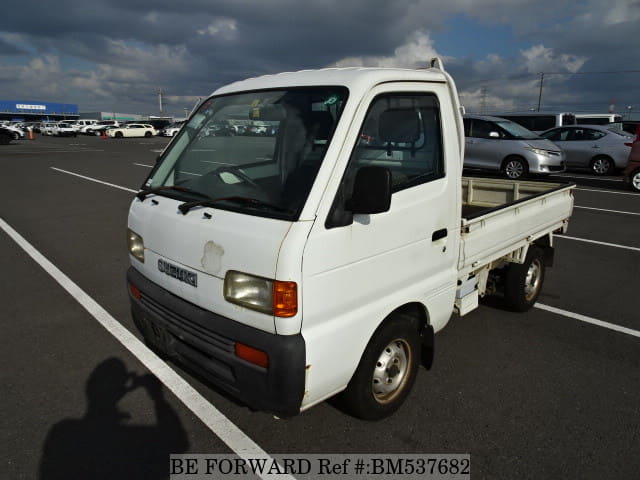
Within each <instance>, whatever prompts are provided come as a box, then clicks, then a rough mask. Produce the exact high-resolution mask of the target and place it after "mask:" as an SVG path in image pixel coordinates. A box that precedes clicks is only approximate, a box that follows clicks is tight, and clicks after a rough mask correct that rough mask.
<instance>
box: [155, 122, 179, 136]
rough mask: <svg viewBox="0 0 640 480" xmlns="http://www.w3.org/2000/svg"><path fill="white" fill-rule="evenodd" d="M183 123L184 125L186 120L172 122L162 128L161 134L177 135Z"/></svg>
mask: <svg viewBox="0 0 640 480" xmlns="http://www.w3.org/2000/svg"><path fill="white" fill-rule="evenodd" d="M182 125H184V122H175V123H172V124H171V125H168V126H166V127H165V128H163V129H162V130H160V133H159V135H162V136H163V137H175V136H176V135H177V134H178V132H179V131H180V129H181V128H182Z"/></svg>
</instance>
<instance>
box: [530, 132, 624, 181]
mask: <svg viewBox="0 0 640 480" xmlns="http://www.w3.org/2000/svg"><path fill="white" fill-rule="evenodd" d="M541 136H542V137H544V138H547V139H549V140H551V141H552V142H553V143H555V144H556V145H558V146H559V147H560V148H562V150H564V152H565V154H566V156H567V168H568V169H589V170H590V171H591V173H594V174H595V175H610V174H612V173H614V172H615V171H616V170H621V169H623V168H624V167H625V166H626V165H627V160H628V158H629V150H631V147H630V146H629V145H628V144H630V143H631V139H632V138H633V137H632V136H630V135H629V134H627V133H626V132H623V131H619V130H616V129H614V128H607V127H599V126H597V125H571V126H567V127H559V128H552V129H550V130H547V131H546V132H543V133H542V134H541Z"/></svg>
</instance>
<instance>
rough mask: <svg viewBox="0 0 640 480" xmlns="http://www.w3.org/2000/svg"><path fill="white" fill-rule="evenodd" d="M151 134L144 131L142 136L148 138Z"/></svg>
mask: <svg viewBox="0 0 640 480" xmlns="http://www.w3.org/2000/svg"><path fill="white" fill-rule="evenodd" d="M151 135H152V134H151V132H144V136H145V137H147V138H149V137H150V136H151Z"/></svg>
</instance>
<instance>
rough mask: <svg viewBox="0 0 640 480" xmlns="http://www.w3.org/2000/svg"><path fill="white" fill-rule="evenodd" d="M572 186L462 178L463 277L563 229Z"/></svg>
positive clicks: (461, 244)
mask: <svg viewBox="0 0 640 480" xmlns="http://www.w3.org/2000/svg"><path fill="white" fill-rule="evenodd" d="M573 188H575V185H574V184H570V183H550V182H531V181H517V180H508V179H491V178H477V177H463V179H462V220H461V226H460V227H461V241H460V255H459V260H458V270H459V271H460V274H461V276H465V275H466V274H468V273H470V272H472V271H473V270H475V269H477V268H480V267H482V266H484V265H486V264H488V263H490V262H493V261H495V260H497V259H499V258H501V257H503V256H505V255H509V254H511V253H513V252H514V251H517V250H518V249H522V247H526V246H527V245H528V244H530V243H532V242H533V241H535V240H536V239H538V238H541V237H544V236H547V235H550V234H552V233H553V232H556V231H562V232H564V230H566V226H567V224H568V220H569V217H570V216H571V212H572V210H573V192H572V190H573Z"/></svg>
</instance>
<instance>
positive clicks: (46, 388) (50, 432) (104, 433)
mask: <svg viewBox="0 0 640 480" xmlns="http://www.w3.org/2000/svg"><path fill="white" fill-rule="evenodd" d="M166 143H167V139H163V138H151V139H121V140H117V139H110V140H105V139H102V138H100V137H77V138H53V137H42V136H38V137H37V139H36V140H35V141H20V142H14V143H12V144H11V145H7V146H2V148H0V168H1V171H2V180H3V181H2V187H1V188H0V225H1V226H2V229H1V231H0V248H1V251H2V253H1V254H0V263H1V265H2V273H3V275H2V277H1V279H0V296H1V297H0V298H1V299H2V303H3V308H2V309H1V310H0V311H1V312H2V315H1V317H2V321H1V322H0V329H1V332H2V338H4V342H3V346H4V348H3V349H2V354H1V355H2V356H1V359H2V363H3V364H4V365H5V367H4V368H3V369H2V385H3V386H4V388H3V390H4V391H3V394H2V396H1V400H0V406H1V407H2V421H3V425H4V428H3V430H4V431H5V442H3V444H4V447H3V449H2V460H3V462H4V468H3V470H4V472H5V473H4V474H3V475H2V476H3V477H4V478H15V479H18V478H24V479H32V478H38V477H39V478H58V477H57V476H56V475H58V474H59V472H60V468H61V467H60V464H61V463H63V464H65V463H66V464H73V465H75V467H74V468H75V470H74V471H77V472H84V474H79V476H78V478H100V477H99V476H96V475H93V474H91V473H90V472H96V471H105V468H113V464H114V463H115V464H119V466H118V467H117V468H119V469H121V470H120V473H121V474H120V476H119V478H165V477H167V475H168V455H169V453H184V452H194V453H195V452H198V453H232V452H233V451H236V452H237V451H238V449H242V448H249V449H250V448H253V447H254V446H259V448H261V449H262V450H263V451H264V452H267V453H269V454H280V453H376V454H378V453H380V454H383V453H386V454H394V453H469V454H470V455H471V472H472V478H492V479H493V478H507V479H512V478H582V479H587V478H593V479H601V478H636V477H637V475H638V472H639V471H640V456H639V455H638V446H639V445H640V403H639V402H638V398H639V397H640V313H639V312H640V295H638V282H639V281H640V194H634V193H631V192H630V191H629V190H626V189H624V187H623V184H622V181H621V178H620V177H606V178H604V179H595V178H594V177H592V176H590V175H588V174H575V175H573V174H564V175H562V176H561V177H562V178H563V179H570V180H573V181H575V182H576V183H577V184H578V187H577V189H576V191H575V205H576V208H575V210H574V215H573V217H572V220H571V222H570V226H569V232H568V234H567V235H568V238H559V239H557V242H556V257H555V258H556V262H555V266H554V268H553V269H551V270H549V271H548V273H547V280H546V283H545V287H544V291H543V293H542V295H541V297H540V300H539V302H540V304H539V305H538V306H537V307H536V308H534V309H532V310H531V311H530V312H527V313H524V314H516V313H512V312H507V311H504V310H502V309H501V308H500V306H499V305H493V304H492V302H490V301H489V302H485V304H484V305H482V306H481V307H480V308H479V309H478V310H476V311H474V312H472V313H471V314H469V315H467V316H465V317H463V318H460V317H457V316H454V317H453V318H452V319H451V321H450V323H449V325H448V326H447V327H446V328H445V329H444V330H443V331H442V332H440V333H439V334H438V335H437V336H436V358H435V363H434V366H433V368H432V369H431V370H430V371H426V370H421V371H420V373H419V375H418V379H417V382H416V385H415V387H414V390H413V392H412V394H411V395H410V397H409V398H408V400H407V402H406V403H405V405H404V406H403V407H402V408H401V410H400V411H399V412H397V413H396V414H395V415H394V416H392V417H391V418H388V419H386V420H384V421H381V422H377V423H369V422H364V421H360V420H356V419H354V418H351V417H349V416H346V415H345V414H344V413H343V412H342V411H340V409H339V408H338V407H337V406H336V405H335V404H334V403H333V402H325V403H322V404H320V405H318V406H316V407H314V408H312V409H310V410H308V411H307V412H304V413H303V414H301V415H299V416H297V417H295V418H292V419H288V420H278V419H275V418H273V417H272V416H271V415H269V414H265V413H261V412H253V411H251V410H249V409H247V408H246V407H244V406H242V405H239V404H237V403H235V402H234V401H232V400H230V399H229V398H227V397H226V396H224V395H222V394H221V393H219V392H217V391H215V390H213V389H211V388H210V387H209V386H208V385H207V384H206V383H203V382H201V381H200V380H198V379H197V378H194V377H193V376H192V375H190V374H189V373H187V372H185V371H183V370H182V369H181V368H180V367H179V366H177V365H173V364H172V365H171V367H172V368H173V369H174V370H175V371H176V372H177V373H178V374H179V375H180V377H182V378H183V379H185V380H186V381H187V382H188V385H190V386H191V387H193V388H194V389H195V391H196V392H197V393H199V395H200V397H201V398H202V399H203V401H204V402H205V403H206V405H202V408H203V410H200V411H198V412H195V413H194V412H193V411H192V410H190V409H189V408H187V407H186V406H185V404H184V403H183V402H182V401H181V400H179V399H178V398H177V397H176V396H175V395H174V394H173V393H171V391H169V389H168V387H167V386H166V384H165V385H164V386H163V385H162V384H160V383H158V381H157V380H155V378H154V377H153V376H150V374H149V370H148V369H147V367H145V366H144V365H143V364H142V363H141V361H140V360H139V358H138V357H136V356H135V355H134V354H132V353H131V351H130V350H129V349H128V348H127V347H125V346H124V345H123V344H122V343H121V340H119V339H118V338H122V337H117V335H115V336H114V333H113V331H109V330H107V329H105V328H104V327H103V325H102V324H101V323H99V322H98V320H97V319H96V317H98V318H107V317H109V318H113V319H115V320H116V323H117V324H118V325H117V326H119V325H121V326H123V327H124V329H126V330H127V331H129V332H131V333H132V334H133V335H135V336H137V337H139V335H138V333H137V331H136V329H135V327H134V325H133V322H132V320H131V316H130V313H129V303H128V297H127V292H126V285H125V272H126V269H127V267H128V262H129V260H128V255H127V251H126V243H125V231H126V223H127V212H128V207H129V203H130V202H131V199H132V197H133V191H135V190H137V189H138V187H139V186H140V185H141V184H142V182H143V180H144V179H145V178H146V175H147V174H148V172H149V169H150V168H151V166H152V165H153V163H154V161H155V157H156V156H157V155H158V152H159V151H161V149H162V148H163V147H164V145H166ZM556 178H557V177H556ZM99 182H102V183H99ZM9 232H15V233H17V234H18V235H19V236H20V237H21V238H22V239H23V240H19V238H18V237H17V236H16V235H13V236H10V235H9ZM17 238H18V240H16V239H17ZM25 242H28V244H29V245H30V246H25V245H26V244H25ZM19 243H21V245H22V246H20V244H19ZM25 248H26V249H28V250H29V249H30V251H31V253H32V254H33V255H32V256H30V255H29V253H27V251H25ZM38 254H39V255H41V256H42V257H44V258H45V259H46V260H47V261H48V262H50V264H51V265H52V266H53V267H54V268H49V272H47V271H45V269H43V267H42V266H40V265H39V264H38V263H36V262H35V261H34V258H33V256H36V257H37V256H38ZM56 269H57V270H56ZM52 272H53V273H52ZM55 272H61V273H62V274H64V275H65V276H66V277H68V280H69V281H70V282H73V284H75V287H74V286H73V285H71V284H70V282H69V281H67V280H64V279H63V280H60V279H61V278H62V277H60V275H59V273H55ZM56 278H57V280H56ZM60 282H62V283H66V285H67V286H68V287H69V288H70V289H71V291H72V292H73V294H70V293H69V292H68V291H67V290H65V289H64V288H63V287H62V286H61V284H60ZM70 285H71V286H70ZM80 290H81V291H80ZM83 292H84V294H86V296H88V297H90V299H92V300H93V301H95V302H96V304H97V306H96V307H95V308H94V309H93V312H92V313H90V312H88V311H87V310H86V309H85V308H83V306H81V304H80V303H79V301H78V298H81V297H82V295H83ZM83 298H84V297H83ZM101 309H103V310H101ZM102 312H104V313H106V316H105V315H104V314H103V313H102ZM598 322H600V323H598ZM117 326H116V327H114V328H116V330H117ZM616 327H618V328H616ZM212 407H213V409H212ZM216 411H219V413H220V414H221V415H219V416H213V417H212V416H207V415H208V414H207V413H206V412H209V413H211V412H216ZM202 412H205V413H204V414H203V413H202ZM203 416H204V417H206V418H205V420H206V423H205V422H203V420H202V417H203ZM236 427H237V428H238V429H239V430H237V431H236V430H234V429H235V428H236ZM61 459H64V461H62V460H61ZM107 466H109V467H107ZM69 478H71V477H69Z"/></svg>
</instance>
